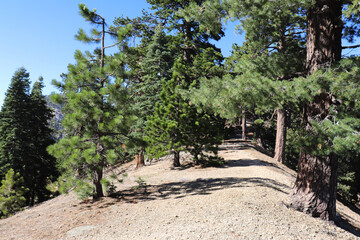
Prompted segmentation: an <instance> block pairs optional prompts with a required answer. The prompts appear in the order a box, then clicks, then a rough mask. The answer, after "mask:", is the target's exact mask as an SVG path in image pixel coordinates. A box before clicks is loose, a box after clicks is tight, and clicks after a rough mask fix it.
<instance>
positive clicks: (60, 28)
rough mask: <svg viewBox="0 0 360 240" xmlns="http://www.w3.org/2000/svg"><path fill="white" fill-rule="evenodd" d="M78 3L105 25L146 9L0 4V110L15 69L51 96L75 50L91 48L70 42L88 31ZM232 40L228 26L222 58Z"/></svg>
mask: <svg viewBox="0 0 360 240" xmlns="http://www.w3.org/2000/svg"><path fill="white" fill-rule="evenodd" d="M79 3H85V4H86V5H87V6H88V7H89V8H90V9H93V8H95V9H96V10H97V13H98V14H100V15H102V16H103V17H105V19H106V20H107V21H108V23H109V24H111V23H112V21H113V20H114V19H115V17H119V16H121V15H123V16H129V17H136V16H139V15H141V11H142V9H143V8H148V7H149V5H148V4H147V2H146V0H131V1H130V0H116V1H113V0H102V1H100V0H98V1H96V0H81V1H80V0H62V1H55V0H32V1H29V0H0V22H1V25H2V27H1V30H2V31H1V32H2V34H1V38H0V56H1V57H0V106H1V105H2V103H3V99H4V97H5V92H6V90H7V88H8V87H9V84H10V81H11V78H12V76H13V74H14V72H15V71H16V70H17V69H18V68H20V67H25V68H26V70H27V71H28V72H29V73H30V79H31V81H32V83H33V82H35V81H36V80H37V79H38V78H39V76H43V77H44V83H45V88H44V94H50V93H51V92H53V91H56V89H55V88H54V87H53V86H52V85H51V81H52V79H58V80H60V74H61V73H65V72H67V65H68V64H69V63H73V62H74V52H75V50H76V49H80V50H88V49H90V48H91V47H90V46H89V45H85V44H83V43H81V42H78V41H76V40H75V37H74V35H75V34H76V33H77V31H78V29H79V28H84V29H85V30H86V29H89V24H88V23H86V22H85V21H84V20H83V18H82V17H81V16H80V15H79V13H78V4H79ZM236 39H237V41H238V42H239V40H240V39H239V36H236V35H235V34H234V28H233V25H232V26H229V27H228V31H227V37H226V38H225V39H223V40H222V41H221V42H220V43H219V47H221V48H222V52H223V54H224V55H229V51H230V50H231V45H232V43H233V42H234V41H236ZM240 42H241V40H240Z"/></svg>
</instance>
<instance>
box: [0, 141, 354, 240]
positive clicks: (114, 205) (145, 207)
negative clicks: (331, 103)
mask: <svg viewBox="0 0 360 240" xmlns="http://www.w3.org/2000/svg"><path fill="white" fill-rule="evenodd" d="M219 154H220V155H221V156H222V157H223V158H224V159H225V160H226V162H227V164H228V166H226V167H223V168H199V167H189V166H188V165H186V163H187V159H188V157H187V156H185V157H184V158H183V159H182V163H183V164H184V165H185V166H187V167H183V168H177V169H172V167H171V164H172V162H171V158H165V159H162V160H161V161H153V162H152V164H151V165H150V166H146V167H142V168H140V169H134V167H133V166H134V163H132V164H130V165H127V166H126V168H127V169H128V170H127V173H128V176H127V177H126V178H124V182H123V183H122V184H120V185H118V191H119V192H118V193H117V195H116V197H114V198H110V197H106V198H103V199H102V200H100V201H97V202H94V203H92V202H81V201H79V200H77V199H76V197H75V196H74V195H73V194H69V195H66V196H65V195H64V196H60V197H58V198H55V199H52V200H50V201H48V202H46V203H43V204H41V205H39V206H36V207H33V208H30V209H27V210H25V211H23V212H21V213H18V214H16V215H15V216H13V217H10V218H8V219H4V220H1V221H0V239H64V240H65V239H96V240H99V239H284V240H285V239H286V240H288V239H359V238H357V237H356V236H355V235H353V234H351V233H349V232H347V231H345V230H343V229H341V228H338V227H336V226H335V225H334V224H332V223H329V222H324V221H322V220H320V219H315V218H312V217H310V216H308V215H306V214H304V213H300V212H297V211H294V210H292V209H290V208H288V207H287V206H288V204H289V202H288V201H289V200H288V194H289V193H290V191H291V188H292V184H293V182H294V180H295V176H296V173H295V172H293V171H292V170H290V169H288V168H286V167H285V166H283V165H281V164H279V163H277V162H275V161H274V160H273V159H272V158H270V157H268V156H266V155H264V154H262V153H260V152H258V151H256V150H254V148H253V147H252V145H251V144H250V143H243V142H236V141H233V142H231V141H229V142H226V143H225V144H223V145H222V147H221V151H220V152H219ZM123 168H124V167H123ZM121 171H122V170H121V169H119V172H121ZM138 177H141V178H142V179H144V180H145V182H146V184H147V186H146V188H140V189H138V190H137V191H135V190H134V187H135V186H137V185H138V184H137V183H136V180H137V179H138ZM338 211H339V214H341V215H342V216H343V217H344V218H345V217H346V218H347V219H348V221H349V222H350V223H352V224H353V225H357V226H360V216H359V215H358V214H356V213H354V212H352V211H351V210H350V209H348V208H347V207H345V206H344V205H342V204H340V203H338Z"/></svg>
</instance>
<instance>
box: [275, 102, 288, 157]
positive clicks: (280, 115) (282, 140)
mask: <svg viewBox="0 0 360 240" xmlns="http://www.w3.org/2000/svg"><path fill="white" fill-rule="evenodd" d="M276 115H277V121H276V140H275V141H276V142H275V156H274V159H275V160H276V161H278V162H281V163H283V162H284V159H285V146H286V111H285V110H284V109H280V108H278V109H277V110H276Z"/></svg>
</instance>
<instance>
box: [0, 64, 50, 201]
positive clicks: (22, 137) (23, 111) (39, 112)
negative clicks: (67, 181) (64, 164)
mask: <svg viewBox="0 0 360 240" xmlns="http://www.w3.org/2000/svg"><path fill="white" fill-rule="evenodd" d="M42 87H43V84H42V80H40V81H38V82H35V84H34V86H33V89H32V91H31V93H30V79H29V73H27V72H26V70H25V69H24V68H21V69H19V70H18V71H16V72H15V74H14V77H13V78H12V81H11V84H10V87H9V89H8V91H7V93H6V98H5V101H4V105H3V108H2V109H1V112H0V156H1V160H0V169H1V175H2V177H3V176H4V174H5V173H6V171H8V170H9V169H10V168H11V169H13V170H14V171H15V172H17V173H19V174H20V175H21V176H22V177H23V178H24V183H25V187H26V188H28V190H29V191H27V193H26V194H25V198H26V204H27V205H33V204H34V203H35V202H41V201H43V200H45V199H46V198H47V197H48V196H49V192H48V191H47V190H46V185H47V184H48V183H49V182H50V181H51V180H53V179H54V178H55V177H56V175H57V172H56V166H55V161H54V159H53V158H52V157H51V156H50V155H49V154H48V153H47V152H46V148H47V147H48V146H49V145H50V144H52V143H53V140H52V139H51V133H52V132H51V130H50V127H49V121H50V119H51V117H52V113H51V111H50V109H48V107H47V106H46V101H45V97H44V96H43V95H42V92H41V91H42Z"/></svg>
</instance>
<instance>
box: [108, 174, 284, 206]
mask: <svg viewBox="0 0 360 240" xmlns="http://www.w3.org/2000/svg"><path fill="white" fill-rule="evenodd" d="M242 187H266V188H271V189H274V190H276V191H279V192H282V193H285V194H287V192H286V191H287V190H289V187H288V186H287V185H285V184H282V183H279V182H277V181H274V180H272V179H268V178H232V177H229V178H208V179H202V178H199V179H197V180H195V181H179V182H172V183H165V184H160V185H148V186H145V187H142V188H140V189H138V190H137V191H134V189H127V190H123V191H119V192H116V193H114V194H113V195H112V196H111V197H113V198H120V199H122V200H124V201H126V202H130V203H131V202H138V201H151V200H161V199H169V198H184V197H186V196H191V195H210V194H212V193H213V192H215V191H218V190H222V189H224V188H242Z"/></svg>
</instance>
